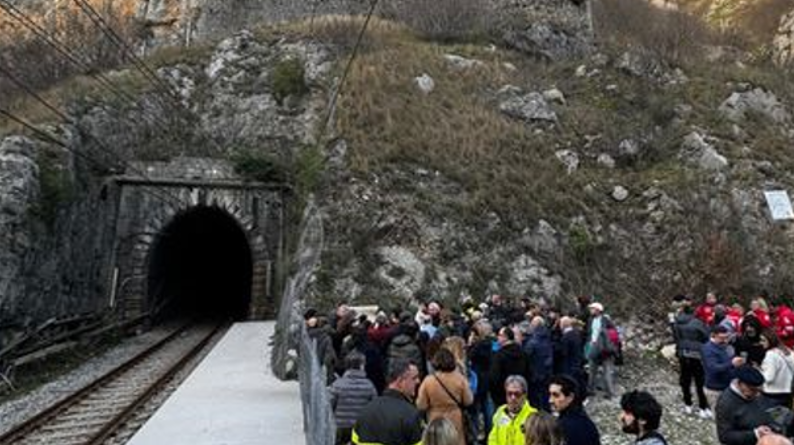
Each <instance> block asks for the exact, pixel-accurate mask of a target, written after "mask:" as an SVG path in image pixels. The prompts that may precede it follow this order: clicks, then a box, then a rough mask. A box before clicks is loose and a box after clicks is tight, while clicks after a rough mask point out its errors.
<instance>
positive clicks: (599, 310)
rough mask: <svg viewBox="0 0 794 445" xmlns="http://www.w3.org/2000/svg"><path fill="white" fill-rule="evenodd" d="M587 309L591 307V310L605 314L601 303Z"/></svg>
mask: <svg viewBox="0 0 794 445" xmlns="http://www.w3.org/2000/svg"><path fill="white" fill-rule="evenodd" d="M587 307H589V308H590V309H595V310H597V311H598V312H604V305H603V304H601V303H590V305H589V306H587Z"/></svg>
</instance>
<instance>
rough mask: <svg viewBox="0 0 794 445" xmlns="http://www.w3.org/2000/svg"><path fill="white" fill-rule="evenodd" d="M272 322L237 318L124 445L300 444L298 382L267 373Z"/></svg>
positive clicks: (302, 444)
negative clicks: (185, 378)
mask: <svg viewBox="0 0 794 445" xmlns="http://www.w3.org/2000/svg"><path fill="white" fill-rule="evenodd" d="M274 328H275V323H274V322H247V323H236V324H235V325H234V326H232V328H231V329H230V330H229V332H227V333H226V335H225V336H224V337H223V338H222V339H221V341H220V342H219V343H218V344H217V345H216V346H215V348H214V349H213V350H212V351H211V352H210V353H209V355H208V356H207V357H206V358H205V359H204V360H203V361H202V362H201V363H200V364H199V366H198V367H197V368H196V369H195V370H194V371H193V373H192V374H190V376H189V377H188V378H187V380H185V382H183V383H182V385H181V386H180V387H179V388H178V389H177V390H176V391H175V392H174V394H172V395H171V397H170V398H169V399H168V400H167V401H166V402H165V404H163V406H162V407H160V409H159V410H158V411H157V412H156V413H155V415H154V416H153V417H152V418H151V419H149V421H148V422H147V423H146V424H145V425H144V426H143V427H142V428H141V429H140V430H139V431H138V432H137V433H136V434H135V436H133V438H132V439H131V440H130V441H129V442H127V444H128V445H163V444H169V445H232V444H233V445H248V444H252V445H253V444H257V445H259V444H279V445H305V443H306V441H305V438H304V435H303V412H302V409H301V404H300V394H299V388H298V383H297V382H282V381H279V380H278V379H276V378H275V377H274V376H273V374H272V373H271V372H270V347H269V346H268V341H269V339H270V336H271V335H272V334H273V330H274Z"/></svg>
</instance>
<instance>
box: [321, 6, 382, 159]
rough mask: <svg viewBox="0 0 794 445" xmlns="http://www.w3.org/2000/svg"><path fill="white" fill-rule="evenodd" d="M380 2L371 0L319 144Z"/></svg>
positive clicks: (326, 118) (336, 91)
mask: <svg viewBox="0 0 794 445" xmlns="http://www.w3.org/2000/svg"><path fill="white" fill-rule="evenodd" d="M379 1H380V0H370V7H369V11H367V15H366V18H365V19H364V24H363V25H362V26H361V30H360V31H359V33H358V37H357V38H356V43H355V45H354V46H353V52H352V53H351V54H350V58H349V59H348V61H347V64H346V65H345V69H344V71H343V72H342V77H341V78H340V79H339V83H338V84H337V86H336V89H335V90H334V94H333V95H332V96H331V103H330V104H329V106H328V114H326V117H325V122H324V123H323V127H322V128H321V129H320V135H319V137H318V138H317V143H318V144H320V143H322V140H323V137H325V133H326V131H327V130H328V126H329V125H330V123H331V118H332V116H333V114H334V109H335V108H336V102H337V100H338V99H339V94H340V93H341V92H342V88H343V87H344V86H345V82H346V81H347V77H348V75H349V74H350V70H351V68H352V67H353V62H354V61H355V59H356V57H357V56H358V51H359V49H360V48H361V43H362V42H363V41H364V34H366V32H367V27H369V22H370V21H371V20H372V17H373V16H374V15H375V8H376V7H377V6H378V3H379Z"/></svg>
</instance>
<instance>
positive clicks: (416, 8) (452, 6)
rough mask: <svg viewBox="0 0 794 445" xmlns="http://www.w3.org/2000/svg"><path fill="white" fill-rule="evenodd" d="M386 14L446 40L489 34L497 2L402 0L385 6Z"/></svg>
mask: <svg viewBox="0 0 794 445" xmlns="http://www.w3.org/2000/svg"><path fill="white" fill-rule="evenodd" d="M383 15H385V16H386V17H387V18H390V19H393V20H397V21H400V22H403V23H405V24H406V25H408V26H410V27H411V28H413V29H414V30H416V31H417V32H418V33H419V34H421V35H422V36H423V37H424V38H427V39H430V40H438V41H444V42H449V41H468V40H476V39H479V38H482V37H484V36H488V35H490V34H491V33H492V31H493V30H494V27H495V26H496V23H497V14H496V11H495V10H494V9H493V6H492V5H491V4H490V2H485V1H482V0H432V1H428V0H399V1H395V2H393V3H390V4H389V5H388V6H385V7H384V11H383Z"/></svg>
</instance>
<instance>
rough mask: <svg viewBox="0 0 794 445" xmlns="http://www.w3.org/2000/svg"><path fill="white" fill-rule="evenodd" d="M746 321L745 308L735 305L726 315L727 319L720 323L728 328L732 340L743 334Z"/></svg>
mask: <svg viewBox="0 0 794 445" xmlns="http://www.w3.org/2000/svg"><path fill="white" fill-rule="evenodd" d="M743 319H744V307H742V305H741V304H739V303H733V305H731V307H729V308H728V310H727V311H726V313H725V318H724V319H723V320H722V322H720V324H721V325H722V326H725V327H726V328H728V331H729V333H730V337H731V339H733V337H735V336H737V335H740V334H741V333H742V328H741V327H742V320H743Z"/></svg>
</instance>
